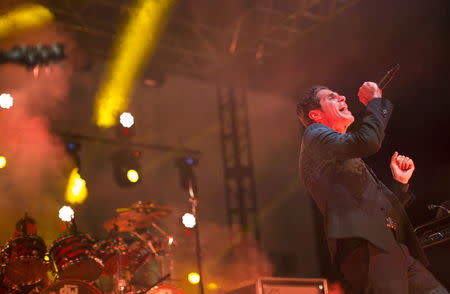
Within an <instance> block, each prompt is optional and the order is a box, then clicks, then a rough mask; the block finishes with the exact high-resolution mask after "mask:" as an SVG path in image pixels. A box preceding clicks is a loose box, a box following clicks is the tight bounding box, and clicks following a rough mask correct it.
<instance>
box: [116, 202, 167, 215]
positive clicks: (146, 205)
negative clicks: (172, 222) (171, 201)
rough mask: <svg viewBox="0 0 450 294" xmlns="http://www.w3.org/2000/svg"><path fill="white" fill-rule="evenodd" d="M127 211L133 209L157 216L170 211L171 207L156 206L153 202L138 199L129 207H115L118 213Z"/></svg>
mask: <svg viewBox="0 0 450 294" xmlns="http://www.w3.org/2000/svg"><path fill="white" fill-rule="evenodd" d="M128 211H135V212H138V213H144V214H156V215H158V216H159V217H161V216H165V215H167V214H169V213H171V212H172V208H170V207H166V206H157V205H156V204H155V203H153V202H144V201H138V202H136V203H134V204H132V205H131V207H125V208H117V209H116V212H118V213H119V214H121V213H123V212H128Z"/></svg>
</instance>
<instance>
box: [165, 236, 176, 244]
mask: <svg viewBox="0 0 450 294" xmlns="http://www.w3.org/2000/svg"><path fill="white" fill-rule="evenodd" d="M174 241H175V239H174V238H173V237H172V236H170V237H169V238H168V239H167V244H169V246H172V244H173V242H174Z"/></svg>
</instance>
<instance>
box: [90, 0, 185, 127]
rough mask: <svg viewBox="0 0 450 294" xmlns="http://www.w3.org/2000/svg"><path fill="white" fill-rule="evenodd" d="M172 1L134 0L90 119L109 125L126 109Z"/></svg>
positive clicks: (158, 36)
mask: <svg viewBox="0 0 450 294" xmlns="http://www.w3.org/2000/svg"><path fill="white" fill-rule="evenodd" d="M175 2H176V0H165V1H148V0H136V1H135V3H136V4H135V5H134V6H132V7H130V9H129V10H128V11H129V17H128V20H127V22H126V23H125V24H123V26H122V28H121V30H120V33H119V37H118V38H117V39H116V40H115V44H114V46H113V52H112V54H111V56H112V58H111V60H109V61H108V66H107V69H106V72H105V74H104V77H103V81H102V84H101V85H100V88H99V90H98V92H97V95H96V98H95V100H96V101H95V109H94V121H95V122H96V124H97V126H99V127H103V128H109V127H112V126H114V125H116V124H117V122H118V121H117V116H118V115H119V114H120V113H121V112H122V111H125V110H126V109H127V108H128V104H129V95H130V92H131V90H132V89H133V85H134V82H135V81H136V79H137V77H138V75H140V74H141V72H142V68H143V65H144V64H145V63H146V61H147V60H148V59H149V58H150V57H151V56H152V54H153V52H154V51H155V50H156V48H157V45H158V41H159V39H160V37H161V35H162V33H163V30H164V27H165V25H166V23H167V20H168V17H169V15H170V11H171V10H172V8H173V7H174V4H175Z"/></svg>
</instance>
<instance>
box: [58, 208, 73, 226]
mask: <svg viewBox="0 0 450 294" xmlns="http://www.w3.org/2000/svg"><path fill="white" fill-rule="evenodd" d="M58 216H59V218H60V219H61V220H62V221H63V222H70V221H72V220H73V217H74V216H75V213H74V211H73V209H72V207H70V206H63V207H61V208H60V209H59V213H58Z"/></svg>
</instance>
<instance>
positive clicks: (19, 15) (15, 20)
mask: <svg viewBox="0 0 450 294" xmlns="http://www.w3.org/2000/svg"><path fill="white" fill-rule="evenodd" d="M52 21H53V14H52V13H51V12H50V10H48V9H47V8H46V7H44V6H42V5H38V4H24V5H20V6H18V7H16V8H15V9H14V10H12V11H10V12H8V13H6V14H3V15H2V16H0V39H4V38H6V37H9V36H10V35H12V34H15V33H20V32H23V31H26V30H29V29H34V28H40V27H43V26H46V25H48V24H49V23H50V22H52Z"/></svg>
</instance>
